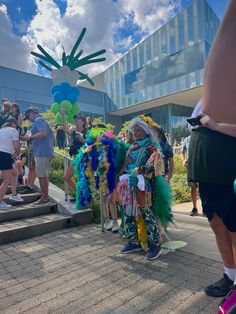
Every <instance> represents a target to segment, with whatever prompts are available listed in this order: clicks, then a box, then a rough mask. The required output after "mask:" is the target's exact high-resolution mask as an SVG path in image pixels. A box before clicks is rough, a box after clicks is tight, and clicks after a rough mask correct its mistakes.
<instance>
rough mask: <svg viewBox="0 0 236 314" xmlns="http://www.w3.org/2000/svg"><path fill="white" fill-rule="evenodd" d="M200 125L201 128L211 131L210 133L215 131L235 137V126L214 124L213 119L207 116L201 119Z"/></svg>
mask: <svg viewBox="0 0 236 314" xmlns="http://www.w3.org/2000/svg"><path fill="white" fill-rule="evenodd" d="M201 123H202V125H203V126H205V127H207V128H208V129H211V130H212V131H217V132H220V133H223V134H225V135H229V136H232V137H236V124H229V123H220V122H216V121H215V120H214V119H212V118H211V117H209V116H207V115H205V116H203V117H202V118H201Z"/></svg>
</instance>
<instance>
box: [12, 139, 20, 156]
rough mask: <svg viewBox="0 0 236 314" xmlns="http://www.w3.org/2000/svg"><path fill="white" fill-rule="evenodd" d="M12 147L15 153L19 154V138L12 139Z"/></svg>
mask: <svg viewBox="0 0 236 314" xmlns="http://www.w3.org/2000/svg"><path fill="white" fill-rule="evenodd" d="M13 147H14V151H15V153H16V154H17V155H18V154H20V142H19V140H17V141H13Z"/></svg>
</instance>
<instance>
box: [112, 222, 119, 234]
mask: <svg viewBox="0 0 236 314" xmlns="http://www.w3.org/2000/svg"><path fill="white" fill-rule="evenodd" d="M119 230H120V226H119V224H118V222H117V220H113V221H112V229H111V231H112V232H118V231H119Z"/></svg>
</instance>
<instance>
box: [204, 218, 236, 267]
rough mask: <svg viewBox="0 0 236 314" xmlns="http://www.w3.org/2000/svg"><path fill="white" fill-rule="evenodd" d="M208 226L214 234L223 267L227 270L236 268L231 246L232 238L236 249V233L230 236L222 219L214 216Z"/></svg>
mask: <svg viewBox="0 0 236 314" xmlns="http://www.w3.org/2000/svg"><path fill="white" fill-rule="evenodd" d="M210 226H211V228H212V230H213V232H214V233H215V237H216V242H217V246H218V249H219V252H220V255H221V258H222V261H223V264H224V266H225V267H227V268H236V263H235V259H234V253H233V245H232V238H233V239H234V241H235V242H234V247H236V233H231V234H230V233H229V231H228V230H227V228H226V227H225V225H224V223H223V221H222V219H221V218H220V217H219V216H218V215H216V214H214V216H213V218H212V220H211V221H210ZM231 237H232V238H231Z"/></svg>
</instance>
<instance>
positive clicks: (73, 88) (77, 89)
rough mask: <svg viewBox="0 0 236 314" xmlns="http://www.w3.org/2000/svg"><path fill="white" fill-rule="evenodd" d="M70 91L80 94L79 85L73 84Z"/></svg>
mask: <svg viewBox="0 0 236 314" xmlns="http://www.w3.org/2000/svg"><path fill="white" fill-rule="evenodd" d="M70 93H76V95H77V96H79V94H80V90H79V88H78V87H75V86H73V87H71V90H70Z"/></svg>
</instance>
